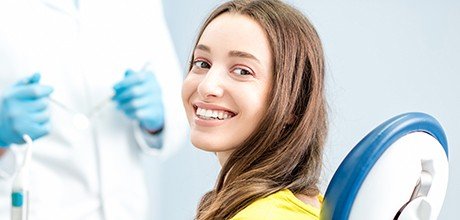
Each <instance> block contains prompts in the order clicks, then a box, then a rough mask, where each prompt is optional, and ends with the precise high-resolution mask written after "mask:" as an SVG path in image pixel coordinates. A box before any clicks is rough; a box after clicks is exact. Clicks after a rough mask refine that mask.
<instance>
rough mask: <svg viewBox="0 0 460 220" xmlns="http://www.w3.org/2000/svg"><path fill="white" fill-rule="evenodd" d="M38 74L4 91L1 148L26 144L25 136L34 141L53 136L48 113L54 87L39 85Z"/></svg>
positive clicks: (0, 100)
mask: <svg viewBox="0 0 460 220" xmlns="http://www.w3.org/2000/svg"><path fill="white" fill-rule="evenodd" d="M39 81H40V74H38V73H35V74H33V75H32V76H30V77H28V78H25V79H23V80H21V81H19V82H18V83H16V84H15V85H13V86H12V87H10V88H7V89H5V91H3V95H2V97H1V98H0V147H7V146H9V145H10V144H22V143H24V140H23V139H22V135H24V134H27V135H29V136H30V137H31V138H32V139H33V140H35V139H37V138H40V137H42V136H44V135H46V134H48V133H49V130H50V123H49V119H50V114H49V111H48V103H49V99H48V97H49V95H50V94H51V93H52V92H53V89H52V88H51V87H50V86H44V85H40V84H39Z"/></svg>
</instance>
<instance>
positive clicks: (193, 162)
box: [151, 0, 460, 220]
mask: <svg viewBox="0 0 460 220" xmlns="http://www.w3.org/2000/svg"><path fill="white" fill-rule="evenodd" d="M163 2H164V7H165V10H166V11H165V13H166V16H167V19H168V23H169V25H170V29H171V32H172V35H173V36H172V37H173V39H174V41H175V43H176V47H177V48H176V50H177V52H178V55H179V57H180V59H181V61H182V63H183V64H184V67H185V66H186V62H187V58H188V56H189V53H190V47H191V45H192V43H193V39H194V38H195V34H196V32H197V28H198V26H199V25H200V23H201V22H202V20H203V19H204V17H205V15H206V14H207V13H208V12H209V11H210V10H211V9H212V8H213V7H214V6H216V5H217V3H218V2H221V1H216V0H206V1H204V0H201V1H180V0H167V1H163ZM289 2H291V3H292V4H294V5H295V6H297V7H298V8H299V9H301V10H302V11H303V12H304V13H305V14H306V15H307V16H308V17H309V18H310V20H311V21H312V23H313V24H314V25H315V26H316V28H317V30H318V32H319V34H320V36H321V38H322V40H323V44H324V47H325V53H326V60H327V68H328V70H327V74H328V76H327V77H328V81H327V88H328V99H329V105H330V134H329V141H328V143H327V146H326V148H327V155H326V161H325V175H324V183H325V185H327V182H328V181H329V179H330V178H331V177H332V174H333V172H334V171H335V169H336V168H337V166H338V165H339V163H340V161H341V160H342V159H343V158H344V157H345V155H346V154H347V153H348V151H349V150H350V149H351V148H352V147H353V146H354V145H355V144H356V143H357V142H358V141H359V140H360V139H361V138H362V137H364V135H365V134H367V132H369V131H370V130H372V129H373V128H374V127H375V126H377V125H378V124H380V123H381V122H383V121H385V120H387V119H389V118H391V117H392V116H395V115H398V114H400V113H404V112H409V111H421V112H425V113H428V114H431V115H433V116H434V117H435V118H437V119H438V121H439V122H440V123H441V125H442V126H443V127H444V129H445V132H446V134H447V137H448V142H449V151H450V152H449V153H450V180H449V188H448V192H447V197H446V201H445V203H444V207H443V210H442V213H441V215H440V218H439V219H441V220H449V219H456V218H455V217H457V214H456V211H457V210H456V207H458V205H455V204H456V201H455V200H456V199H457V198H459V197H460V177H459V172H460V164H459V163H460V152H459V150H458V149H459V148H458V146H459V145H460V137H459V135H460V85H457V84H459V82H460V62H459V61H460V54H459V53H460V13H458V12H459V11H460V2H458V1H454V0H452V1H428V0H419V1H415V0H412V1H397V0H389V1H379V2H377V1H375V2H370V1H357V0H355V1H339V0H335V1H327V2H326V1H313V0H311V1H300V0H297V1H293V0H292V1H289ZM184 72H185V71H184ZM162 165H163V167H164V169H163V171H162V172H161V173H160V174H158V175H157V176H155V177H151V181H153V182H154V181H155V180H154V179H159V181H156V182H157V183H158V185H159V187H160V188H161V191H162V193H161V199H160V200H159V201H161V202H160V203H161V205H160V206H159V207H160V208H159V211H158V212H156V214H157V215H156V216H157V217H159V218H157V219H169V220H175V219H177V220H181V219H192V216H193V213H194V210H195V207H196V203H197V202H198V199H199V197H200V195H202V194H203V193H204V192H205V191H206V190H208V189H210V188H211V187H212V186H213V184H214V179H215V177H216V174H217V172H218V169H219V167H218V164H217V161H216V160H215V158H214V155H212V154H206V153H203V152H200V151H198V150H195V149H193V147H192V146H187V147H185V148H184V149H183V151H182V152H181V153H180V154H179V155H177V157H175V158H173V159H172V160H170V161H168V162H166V163H163V164H162Z"/></svg>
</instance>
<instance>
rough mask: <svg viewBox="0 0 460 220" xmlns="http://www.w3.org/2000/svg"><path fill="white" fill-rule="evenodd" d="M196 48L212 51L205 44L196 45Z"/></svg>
mask: <svg viewBox="0 0 460 220" xmlns="http://www.w3.org/2000/svg"><path fill="white" fill-rule="evenodd" d="M195 50H203V51H205V52H208V53H210V52H211V48H209V47H208V46H206V45H203V44H198V45H196V47H195Z"/></svg>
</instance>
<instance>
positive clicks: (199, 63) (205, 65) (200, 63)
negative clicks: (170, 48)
mask: <svg viewBox="0 0 460 220" xmlns="http://www.w3.org/2000/svg"><path fill="white" fill-rule="evenodd" d="M193 65H194V66H196V67H198V68H203V69H209V68H211V65H210V64H209V63H207V62H205V61H202V60H197V61H195V62H193Z"/></svg>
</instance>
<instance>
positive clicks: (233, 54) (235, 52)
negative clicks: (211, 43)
mask: <svg viewBox="0 0 460 220" xmlns="http://www.w3.org/2000/svg"><path fill="white" fill-rule="evenodd" d="M195 50H202V51H205V52H208V53H211V48H210V47H208V46H206V45H204V44H198V45H196V47H195ZM228 55H229V56H231V57H241V58H248V59H252V60H255V61H256V62H258V63H259V64H260V60H259V59H257V58H256V57H255V56H254V55H252V54H250V53H248V52H244V51H239V50H232V51H230V52H228Z"/></svg>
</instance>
